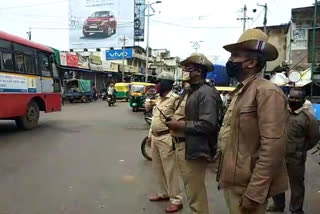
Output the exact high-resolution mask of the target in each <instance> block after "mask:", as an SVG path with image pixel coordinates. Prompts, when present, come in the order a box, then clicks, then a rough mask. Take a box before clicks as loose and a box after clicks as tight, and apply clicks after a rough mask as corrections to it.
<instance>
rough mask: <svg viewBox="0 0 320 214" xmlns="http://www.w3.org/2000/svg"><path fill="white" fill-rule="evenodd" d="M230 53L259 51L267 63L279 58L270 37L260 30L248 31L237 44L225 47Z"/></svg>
mask: <svg viewBox="0 0 320 214" xmlns="http://www.w3.org/2000/svg"><path fill="white" fill-rule="evenodd" d="M223 48H224V49H226V50H227V51H229V52H231V53H232V52H235V51H241V50H244V51H257V52H260V53H261V54H263V55H264V56H265V58H266V60H267V61H273V60H276V59H277V58H278V55H279V53H278V50H277V48H276V47H275V46H273V45H272V44H270V43H269V42H268V36H267V34H265V33H264V32H262V31H261V30H259V29H248V30H246V31H245V32H244V33H243V34H242V35H241V36H240V39H239V40H238V42H237V43H234V44H230V45H225V46H223Z"/></svg>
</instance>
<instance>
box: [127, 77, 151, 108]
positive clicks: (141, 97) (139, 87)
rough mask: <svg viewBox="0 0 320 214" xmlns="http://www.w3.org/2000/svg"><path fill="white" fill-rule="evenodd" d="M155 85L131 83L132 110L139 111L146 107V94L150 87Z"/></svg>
mask: <svg viewBox="0 0 320 214" xmlns="http://www.w3.org/2000/svg"><path fill="white" fill-rule="evenodd" d="M152 86H155V84H152V83H145V82H133V83H131V85H130V107H131V108H132V111H134V112H137V111H138V110H139V109H141V108H144V103H145V94H146V92H147V91H148V88H149V87H152Z"/></svg>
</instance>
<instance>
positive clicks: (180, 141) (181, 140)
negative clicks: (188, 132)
mask: <svg viewBox="0 0 320 214" xmlns="http://www.w3.org/2000/svg"><path fill="white" fill-rule="evenodd" d="M173 140H174V142H175V143H184V142H186V138H185V137H173Z"/></svg>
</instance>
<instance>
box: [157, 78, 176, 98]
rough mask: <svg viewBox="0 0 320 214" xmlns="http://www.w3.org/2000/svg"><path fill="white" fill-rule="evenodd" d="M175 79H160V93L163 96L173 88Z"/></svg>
mask: <svg viewBox="0 0 320 214" xmlns="http://www.w3.org/2000/svg"><path fill="white" fill-rule="evenodd" d="M173 83H174V81H172V80H160V83H159V86H160V87H159V93H160V96H163V95H164V94H165V93H167V92H169V91H171V90H172V87H173Z"/></svg>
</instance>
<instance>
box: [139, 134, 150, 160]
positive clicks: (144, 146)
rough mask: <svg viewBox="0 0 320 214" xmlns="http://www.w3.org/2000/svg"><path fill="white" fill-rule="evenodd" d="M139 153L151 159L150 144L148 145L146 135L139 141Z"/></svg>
mask: <svg viewBox="0 0 320 214" xmlns="http://www.w3.org/2000/svg"><path fill="white" fill-rule="evenodd" d="M141 153H142V156H143V157H144V158H145V159H147V160H149V161H152V149H151V145H148V136H146V137H145V138H144V139H143V140H142V142H141Z"/></svg>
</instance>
